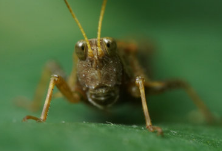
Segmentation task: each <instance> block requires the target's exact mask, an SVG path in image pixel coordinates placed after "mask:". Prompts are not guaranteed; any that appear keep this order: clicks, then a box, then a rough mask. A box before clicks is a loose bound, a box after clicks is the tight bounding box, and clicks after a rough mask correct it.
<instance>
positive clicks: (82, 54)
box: [75, 40, 87, 60]
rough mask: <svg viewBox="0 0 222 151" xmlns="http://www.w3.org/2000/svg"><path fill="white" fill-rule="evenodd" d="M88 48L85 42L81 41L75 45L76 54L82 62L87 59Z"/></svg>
mask: <svg viewBox="0 0 222 151" xmlns="http://www.w3.org/2000/svg"><path fill="white" fill-rule="evenodd" d="M86 46H87V45H86V42H85V40H80V41H78V42H77V43H76V45H75V52H76V55H77V57H78V58H79V59H80V60H85V59H86Z"/></svg>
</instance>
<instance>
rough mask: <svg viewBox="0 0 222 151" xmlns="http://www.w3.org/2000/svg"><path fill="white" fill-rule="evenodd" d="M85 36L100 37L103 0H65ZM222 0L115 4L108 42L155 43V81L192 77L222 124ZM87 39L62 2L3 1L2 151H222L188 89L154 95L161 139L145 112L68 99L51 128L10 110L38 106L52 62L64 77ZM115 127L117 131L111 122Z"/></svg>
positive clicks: (108, 17)
mask: <svg viewBox="0 0 222 151" xmlns="http://www.w3.org/2000/svg"><path fill="white" fill-rule="evenodd" d="M69 2H70V4H71V6H72V8H73V10H74V12H75V13H76V15H77V17H78V19H79V20H80V22H81V24H82V26H83V28H84V30H85V32H86V34H87V36H88V38H95V37H96V33H97V25H98V18H99V13H100V8H101V4H102V1H101V0H94V1H87V0H81V1H80V0H75V1H74V0H69ZM221 4H222V2H220V1H219V0H211V1H207V0H187V1H176V0H171V1H164V0H149V1H145V0H137V1H135V0H129V1H118V0H112V1H111V0H109V1H108V3H107V8H106V11H105V15H104V20H103V26H102V36H110V37H114V38H117V39H124V38H129V37H141V38H142V39H143V38H144V40H145V39H146V38H151V39H153V40H154V41H155V43H156V45H157V51H156V52H155V56H154V58H153V62H154V65H153V66H154V73H153V75H154V79H155V80H164V79H172V78H176V77H179V78H182V79H186V80H187V81H189V83H191V85H192V86H193V87H194V88H195V89H196V90H197V92H198V94H199V95H200V96H201V98H202V99H203V100H204V102H205V103H206V104H207V106H208V107H209V108H210V110H211V111H212V112H213V113H214V114H215V116H217V117H221V115H222V110H221V105H222V103H221V89H222V82H221V77H222V70H221V67H222V58H221V56H222V51H221V50H222V42H221V40H222V28H221V27H222V9H221ZM80 39H83V37H82V35H81V32H80V31H79V29H78V27H77V25H76V23H75V22H74V20H73V19H72V17H71V15H70V13H69V11H68V9H67V8H66V6H65V4H64V2H63V1H62V0H55V1H50V0H45V1H43V0H39V1H35V0H29V1H28V0H19V1H8V0H0V69H1V72H0V83H1V87H0V94H1V99H0V119H1V120H0V149H1V150H47V149H53V150H71V149H72V150H148V149H150V150H161V149H162V150H188V149H189V150H200V149H201V150H213V149H214V150H222V149H221V148H222V137H221V135H222V126H221V125H216V126H208V125H205V124H204V122H203V119H202V118H203V117H202V116H201V115H200V114H199V113H198V111H197V110H196V107H195V106H194V105H193V103H192V102H191V101H190V99H189V97H188V96H187V95H186V94H185V93H184V92H183V91H182V90H175V91H170V92H167V93H164V94H161V95H158V96H151V97H149V100H150V101H149V103H148V105H149V109H150V113H151V118H152V121H153V124H154V125H158V126H161V127H162V128H163V130H164V131H165V137H164V138H161V137H158V136H156V134H154V133H150V132H148V131H147V130H145V129H144V128H145V125H144V117H143V113H142V109H141V107H140V106H132V105H130V104H127V105H124V106H119V107H114V108H113V111H112V110H111V111H112V112H109V113H104V112H101V111H97V110H93V109H91V108H89V107H87V106H85V105H84V104H76V105H73V104H69V103H67V102H66V101H64V99H56V100H55V101H53V102H52V104H51V108H50V112H49V116H48V119H47V122H46V123H42V124H39V123H35V122H33V121H28V122H27V123H22V122H21V119H22V118H23V117H24V116H25V115H27V114H31V115H35V116H40V113H41V111H38V112H36V113H31V112H30V111H27V110H25V109H22V108H18V107H16V106H15V105H14V104H13V99H14V98H15V97H16V96H21V95H23V96H27V97H29V98H32V96H33V94H34V90H35V87H36V85H37V83H38V80H39V78H40V75H41V71H42V68H43V66H44V64H45V63H46V62H47V61H48V60H52V59H53V60H57V61H59V62H60V63H61V65H62V66H63V68H64V70H65V71H66V72H67V74H69V73H70V71H71V67H72V53H73V49H74V45H75V43H76V42H77V41H78V40H80ZM99 123H100V124H99ZM114 123H115V124H114Z"/></svg>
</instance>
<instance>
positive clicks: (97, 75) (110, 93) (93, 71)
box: [76, 38, 123, 109]
mask: <svg viewBox="0 0 222 151" xmlns="http://www.w3.org/2000/svg"><path fill="white" fill-rule="evenodd" d="M82 42H84V41H80V42H78V43H77V44H76V49H78V45H81V46H82V44H81V43H82ZM109 42H112V43H109ZM89 43H90V46H91V50H92V51H93V54H94V57H89V56H87V57H85V58H84V59H85V60H81V59H79V60H78V63H77V78H78V81H79V83H80V85H81V87H82V90H83V91H85V93H86V96H87V99H88V101H89V102H90V103H92V104H93V105H95V106H96V107H98V108H101V109H103V108H106V107H109V106H111V105H112V104H113V103H115V102H116V101H117V99H118V98H119V89H120V85H121V83H122V72H123V69H122V63H121V60H120V58H119V55H118V53H117V47H116V42H115V41H114V40H113V39H112V38H101V40H100V43H101V50H102V51H103V54H104V55H103V56H102V57H99V56H98V55H97V54H98V46H97V39H90V40H89ZM111 45H114V47H112V48H108V47H111ZM85 46H86V48H84V49H86V51H85V53H86V54H87V51H88V48H87V45H85ZM110 51H112V52H110Z"/></svg>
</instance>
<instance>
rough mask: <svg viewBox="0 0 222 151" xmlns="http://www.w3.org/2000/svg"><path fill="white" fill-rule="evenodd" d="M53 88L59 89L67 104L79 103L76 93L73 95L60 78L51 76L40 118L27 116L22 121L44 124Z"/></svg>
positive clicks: (78, 96)
mask: <svg viewBox="0 0 222 151" xmlns="http://www.w3.org/2000/svg"><path fill="white" fill-rule="evenodd" d="M55 86H56V87H57V88H58V89H59V91H60V92H61V93H62V94H63V96H65V97H66V98H67V100H68V101H69V102H71V103H77V102H79V101H80V95H79V94H78V93H73V92H72V91H71V89H70V87H69V86H68V84H67V83H66V82H65V80H64V79H63V78H62V77H61V76H59V75H52V77H51V80H50V83H49V88H48V92H47V96H46V99H45V104H44V107H43V110H42V114H41V117H40V118H37V117H34V116H30V115H28V116H26V117H24V118H23V121H26V120H28V119H32V120H35V121H37V122H44V121H45V120H46V118H47V115H48V111H49V106H50V102H51V99H52V93H53V89H54V87H55Z"/></svg>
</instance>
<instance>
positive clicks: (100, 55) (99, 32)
mask: <svg viewBox="0 0 222 151" xmlns="http://www.w3.org/2000/svg"><path fill="white" fill-rule="evenodd" d="M106 2H107V0H104V1H103V4H102V9H101V12H100V16H99V25H98V32H97V46H98V55H99V57H102V56H103V54H104V53H103V51H102V49H101V46H100V35H101V28H102V20H103V15H104V12H105V8H106Z"/></svg>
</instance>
